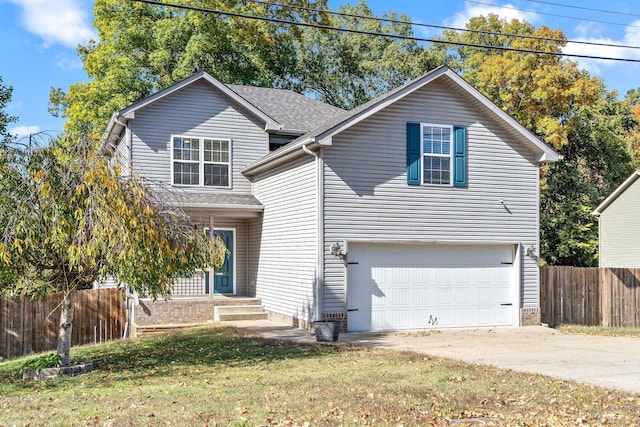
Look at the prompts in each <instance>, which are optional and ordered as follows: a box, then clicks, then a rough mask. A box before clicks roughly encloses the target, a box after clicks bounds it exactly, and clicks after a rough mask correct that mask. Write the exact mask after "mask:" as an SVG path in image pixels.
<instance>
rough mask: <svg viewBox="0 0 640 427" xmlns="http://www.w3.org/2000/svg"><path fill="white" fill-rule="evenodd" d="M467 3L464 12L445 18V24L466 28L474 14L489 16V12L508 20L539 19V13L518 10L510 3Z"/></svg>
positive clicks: (529, 20)
mask: <svg viewBox="0 0 640 427" xmlns="http://www.w3.org/2000/svg"><path fill="white" fill-rule="evenodd" d="M466 5H467V7H466V8H465V9H464V10H463V11H462V12H458V13H456V14H455V15H454V16H453V17H451V18H447V19H445V21H444V22H445V25H447V26H449V27H455V28H465V25H466V24H467V23H468V22H469V20H470V19H471V18H473V17H474V16H480V15H483V16H488V15H489V14H494V15H498V16H499V17H501V18H504V19H506V20H507V21H510V20H512V19H517V20H520V21H527V22H529V23H533V22H536V21H537V20H538V15H537V14H536V13H533V12H525V11H523V10H517V9H516V7H515V6H513V5H512V4H510V3H507V4H504V5H493V4H482V5H471V4H469V3H466Z"/></svg>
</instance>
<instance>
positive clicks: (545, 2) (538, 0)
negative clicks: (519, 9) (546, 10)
mask: <svg viewBox="0 0 640 427" xmlns="http://www.w3.org/2000/svg"><path fill="white" fill-rule="evenodd" d="M528 1H530V2H532V3H542V4H548V5H551V6H560V7H566V8H570V9H580V10H588V11H589V12H600V13H610V14H614V15H623V16H635V17H640V14H636V13H628V12H616V11H614V10H606V9H595V8H593V7H584V6H575V5H572V4H562V3H553V2H550V1H543V0H528Z"/></svg>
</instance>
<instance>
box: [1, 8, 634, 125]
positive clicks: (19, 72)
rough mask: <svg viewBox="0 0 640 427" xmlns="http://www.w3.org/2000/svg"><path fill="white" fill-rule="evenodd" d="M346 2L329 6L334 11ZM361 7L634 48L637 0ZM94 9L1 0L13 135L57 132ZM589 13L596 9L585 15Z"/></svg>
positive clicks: (603, 70) (598, 51)
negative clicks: (52, 104)
mask: <svg viewBox="0 0 640 427" xmlns="http://www.w3.org/2000/svg"><path fill="white" fill-rule="evenodd" d="M344 3H345V2H344V1H336V0H330V1H329V4H330V5H331V6H332V7H334V8H335V7H337V6H339V5H341V4H344ZM367 3H368V4H369V6H370V7H371V8H372V9H373V11H374V12H375V13H377V14H381V13H382V12H383V11H389V10H394V11H397V12H400V13H404V14H406V15H408V16H409V17H410V18H411V19H412V20H413V21H414V22H418V23H424V24H434V25H446V26H452V27H464V24H465V23H466V22H467V21H468V19H469V18H470V17H472V16H476V15H481V14H487V13H496V14H499V15H501V16H503V17H506V18H518V19H525V20H527V21H529V22H531V23H532V24H534V25H536V26H540V25H547V26H549V27H551V28H553V29H558V28H559V29H562V30H563V31H564V32H565V33H566V34H567V37H568V38H569V39H570V40H584V41H596V42H601V43H609V44H623V45H632V46H640V2H638V1H637V0H609V1H607V2H603V1H602V0H580V1H578V0H548V1H543V0H510V1H503V0H473V1H472V0H404V1H396V2H389V1H388V0H369V1H368V2H367ZM561 5H565V7H563V6H561ZM566 6H572V7H566ZM92 8H93V2H92V1H88V0H84V1H83V0H0V58H1V59H0V76H2V78H3V81H4V84H5V85H9V86H13V88H14V90H13V99H12V102H11V103H10V104H9V106H8V108H7V110H8V111H7V112H8V113H9V114H11V115H14V116H18V117H19V121H18V122H17V123H15V124H12V125H11V126H10V130H11V131H12V133H14V134H16V135H26V134H29V133H35V132H40V131H54V132H59V131H61V130H62V120H61V119H57V118H54V117H52V116H51V115H50V114H49V113H48V111H47V106H48V100H49V88H50V87H60V88H62V89H64V90H66V89H67V88H68V87H69V86H70V85H71V84H72V83H74V82H77V81H84V80H86V79H87V77H86V75H85V73H84V70H83V69H82V63H81V62H80V60H79V58H78V56H77V54H76V50H75V48H76V46H77V45H78V44H84V43H86V42H87V41H88V40H89V39H91V38H96V37H97V35H96V31H95V29H94V28H93V26H92V20H93V16H92ZM588 8H591V9H600V11H596V10H585V9H588ZM602 10H606V11H609V12H611V13H606V12H603V11H602ZM414 32H415V34H416V36H419V37H430V36H433V35H435V34H438V33H439V32H440V30H432V29H429V28H424V27H416V28H415V29H414ZM565 51H566V52H571V53H578V54H587V55H596V56H613V57H616V56H618V57H626V58H635V59H640V49H634V50H632V49H619V48H612V47H597V46H584V45H569V46H567V48H566V49H565ZM579 64H580V66H581V67H583V68H585V69H586V70H588V71H589V72H590V73H591V74H593V75H597V76H600V77H601V78H603V79H604V81H605V83H606V84H607V85H608V86H609V88H611V89H616V90H618V92H619V93H621V94H622V95H624V93H626V91H627V90H628V89H631V88H637V87H639V86H640V63H625V62H614V61H597V60H580V61H579Z"/></svg>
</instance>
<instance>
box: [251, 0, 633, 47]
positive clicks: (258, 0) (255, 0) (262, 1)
mask: <svg viewBox="0 0 640 427" xmlns="http://www.w3.org/2000/svg"><path fill="white" fill-rule="evenodd" d="M247 1H249V2H251V3H257V4H263V5H267V6H277V7H286V8H289V9H298V10H306V11H309V12H320V13H327V14H331V15H336V16H345V17H349V18H358V19H369V20H372V21H379V22H388V23H392V24H406V25H415V26H418V27H427V28H437V29H440V30H453V31H464V32H469V33H475V34H486V35H492V36H505V37H517V38H521V39H527V40H540V41H548V42H555V43H572V44H582V45H589V46H602V47H616V48H623V49H640V46H630V45H624V44H614V43H599V42H588V41H582V40H568V39H555V38H551V37H537V36H528V35H524V34H513V33H498V32H495V31H487V30H472V29H468V28H455V27H447V26H444V25H435V24H423V23H419V22H411V21H403V20H401V19H391V18H378V17H373V16H366V15H358V14H353V13H345V12H339V11H332V10H326V9H317V8H313V7H307V6H294V5H289V4H283V3H275V2H270V1H265V0H247ZM531 1H534V0H531Z"/></svg>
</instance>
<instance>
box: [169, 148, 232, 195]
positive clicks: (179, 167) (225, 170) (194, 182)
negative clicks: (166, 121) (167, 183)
mask: <svg viewBox="0 0 640 427" xmlns="http://www.w3.org/2000/svg"><path fill="white" fill-rule="evenodd" d="M171 153H172V154H171V155H172V168H173V184H175V185H191V186H205V187H230V174H229V172H230V170H231V141H229V140H228V139H213V138H193V137H184V136H174V137H173V138H172V151H171Z"/></svg>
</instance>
